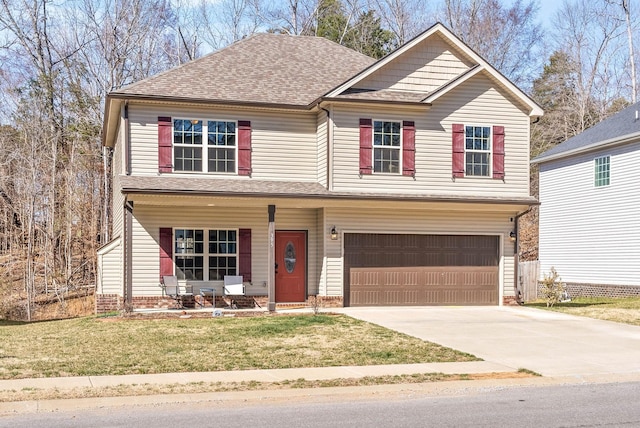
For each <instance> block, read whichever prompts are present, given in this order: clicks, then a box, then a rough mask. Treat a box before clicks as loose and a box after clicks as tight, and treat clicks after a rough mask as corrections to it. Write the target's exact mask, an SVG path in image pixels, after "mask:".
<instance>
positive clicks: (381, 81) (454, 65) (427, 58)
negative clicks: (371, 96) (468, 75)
mask: <svg viewBox="0 0 640 428" xmlns="http://www.w3.org/2000/svg"><path fill="white" fill-rule="evenodd" d="M472 65H473V63H472V62H470V61H469V60H468V59H465V58H464V57H463V56H462V55H461V54H460V53H459V52H457V51H455V50H454V48H453V47H452V46H451V45H449V44H448V43H446V42H445V41H444V40H443V39H442V38H441V37H440V36H439V35H435V34H434V35H433V36H431V37H429V38H428V39H425V40H424V41H422V42H421V43H420V44H419V45H417V46H415V47H414V48H413V49H411V50H410V51H408V52H406V53H404V54H403V55H402V56H400V57H398V58H397V59H396V60H395V61H393V62H391V63H389V64H387V65H385V66H384V67H382V68H381V69H380V70H377V71H376V72H374V73H373V74H371V75H370V76H368V77H367V78H365V79H364V80H363V81H362V82H359V83H358V85H357V86H358V87H359V88H363V89H392V90H398V91H412V92H424V93H427V92H431V91H433V90H434V89H437V88H439V87H440V86H442V85H444V84H445V83H447V82H449V81H450V80H451V79H453V78H455V77H456V76H459V75H460V74H462V73H463V72H465V71H467V70H468V69H469V68H470V67H471V66H472Z"/></svg>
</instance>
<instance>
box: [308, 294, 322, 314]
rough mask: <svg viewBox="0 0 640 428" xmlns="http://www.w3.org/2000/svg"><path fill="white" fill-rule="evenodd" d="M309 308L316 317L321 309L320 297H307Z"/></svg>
mask: <svg viewBox="0 0 640 428" xmlns="http://www.w3.org/2000/svg"><path fill="white" fill-rule="evenodd" d="M309 306H311V309H312V310H313V313H314V314H315V315H318V313H319V312H320V308H322V298H321V297H320V296H309Z"/></svg>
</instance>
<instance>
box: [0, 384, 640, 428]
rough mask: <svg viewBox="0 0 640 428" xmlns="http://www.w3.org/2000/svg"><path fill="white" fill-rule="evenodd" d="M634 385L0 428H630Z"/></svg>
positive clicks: (291, 404) (11, 419) (174, 410)
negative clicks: (187, 427)
mask: <svg viewBox="0 0 640 428" xmlns="http://www.w3.org/2000/svg"><path fill="white" fill-rule="evenodd" d="M638 396H640V382H628V383H612V384H579V385H560V386H546V387H532V386H529V387H502V386H499V387H498V386H494V387H486V388H479V389H476V388H474V387H472V386H471V385H470V388H469V389H468V390H467V391H463V393H461V392H460V391H458V392H456V393H453V394H437V395H432V394H421V393H415V392H413V393H408V392H407V393H405V394H400V395H399V394H389V395H388V396H386V395H385V394H380V395H378V396H375V397H371V396H367V397H366V398H362V397H358V396H357V394H354V395H353V397H351V398H350V397H344V396H341V397H339V398H338V399H335V400H331V399H328V400H326V399H325V400H321V401H318V400H315V399H306V398H305V399H302V398H301V399H299V400H290V401H281V402H271V401H265V402H257V401H251V402H248V403H243V402H242V401H235V402H224V401H216V400H213V401H210V402H201V403H197V404H187V405H184V404H179V405H177V404H162V405H157V406H125V407H119V408H112V409H99V410H81V411H64V412H55V413H35V414H20V415H16V416H3V417H0V426H1V427H29V428H40V427H43V428H44V427H47V428H53V427H153V428H161V427H184V426H189V427H213V426H216V427H243V428H246V427H345V426H348V427H466V426H468V427H603V426H615V427H636V426H640V403H639V402H638V400H637V397H638Z"/></svg>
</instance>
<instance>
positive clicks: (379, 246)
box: [344, 233, 499, 306]
mask: <svg viewBox="0 0 640 428" xmlns="http://www.w3.org/2000/svg"><path fill="white" fill-rule="evenodd" d="M498 242H499V240H498V237H496V236H476V235H473V236H467V235H465V236H460V235H391V234H376V233H366V234H365V233H351V234H345V236H344V269H345V270H344V274H345V275H344V278H345V306H394V305H397V306H402V305H497V304H498V283H499V281H498V259H499V257H498V255H499V251H498Z"/></svg>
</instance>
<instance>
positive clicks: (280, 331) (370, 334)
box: [0, 314, 478, 379]
mask: <svg viewBox="0 0 640 428" xmlns="http://www.w3.org/2000/svg"><path fill="white" fill-rule="evenodd" d="M112 319H115V318H112ZM0 343H1V344H2V345H0V346H1V347H0V378H2V379H19V378H29V377H56V376H98V375H125V374H145V373H170V372H199V371H223V370H251V369H279V368H293V367H330V366H343V365H375V364H410V363H428V362H445V361H475V360H478V359H477V358H475V357H474V356H472V355H469V354H465V353H461V352H458V351H455V350H452V349H449V348H445V347H442V346H440V345H436V344H433V343H429V342H424V341H422V340H420V339H417V338H414V337H411V336H407V335H404V334H400V333H397V332H394V331H391V330H388V329H385V328H382V327H379V326H376V325H373V324H368V323H365V322H362V321H358V320H355V319H353V318H349V317H347V316H343V315H328V314H327V315H325V314H323V315H295V316H293V315H290V316H271V317H269V316H267V317H246V318H226V317H221V318H190V319H181V318H177V317H176V318H173V319H124V318H117V321H116V322H104V320H103V318H96V317H88V318H80V319H71V320H60V321H47V322H37V323H31V324H25V323H15V322H13V323H10V322H4V323H0Z"/></svg>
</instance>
